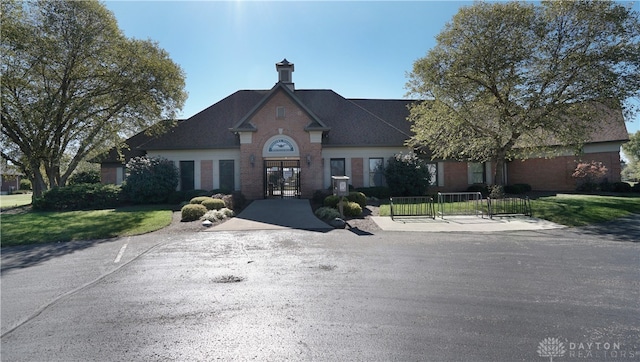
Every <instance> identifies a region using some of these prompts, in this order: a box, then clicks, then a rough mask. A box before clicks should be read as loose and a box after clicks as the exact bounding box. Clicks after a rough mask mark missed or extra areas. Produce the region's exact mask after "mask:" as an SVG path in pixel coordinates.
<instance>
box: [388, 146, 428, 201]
mask: <svg viewBox="0 0 640 362" xmlns="http://www.w3.org/2000/svg"><path fill="white" fill-rule="evenodd" d="M384 177H385V179H386V180H387V185H389V189H390V190H391V195H392V196H422V195H426V194H427V189H428V187H429V180H430V178H431V174H430V173H429V167H427V163H426V161H424V160H422V159H420V158H418V156H416V155H415V154H402V153H400V154H397V155H395V156H394V157H391V158H389V160H388V161H387V166H386V167H385V169H384Z"/></svg>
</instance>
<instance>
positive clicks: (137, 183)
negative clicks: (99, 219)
mask: <svg viewBox="0 0 640 362" xmlns="http://www.w3.org/2000/svg"><path fill="white" fill-rule="evenodd" d="M127 170H128V172H129V176H127V179H126V180H125V181H124V183H123V185H122V192H123V194H124V195H125V196H126V197H127V198H128V199H129V200H131V201H132V202H133V203H138V204H142V203H150V204H159V203H164V202H167V200H168V199H169V195H171V193H172V192H173V191H175V189H176V187H177V186H178V177H179V173H178V169H177V168H176V166H175V165H174V164H173V162H172V161H169V160H167V159H165V158H159V157H158V158H156V157H154V158H148V157H135V158H132V159H131V160H129V162H128V163H127Z"/></svg>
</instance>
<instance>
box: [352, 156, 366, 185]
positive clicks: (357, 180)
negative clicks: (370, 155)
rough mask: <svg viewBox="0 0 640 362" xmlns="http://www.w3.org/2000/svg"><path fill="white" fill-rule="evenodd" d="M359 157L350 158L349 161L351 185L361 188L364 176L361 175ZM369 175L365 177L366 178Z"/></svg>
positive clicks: (361, 161)
mask: <svg viewBox="0 0 640 362" xmlns="http://www.w3.org/2000/svg"><path fill="white" fill-rule="evenodd" d="M363 162H364V161H363V160H362V158H361V157H357V158H352V159H351V180H350V181H351V185H352V186H353V187H356V188H357V187H363V186H364V174H363V168H362V167H363V165H362V163H363ZM368 176H369V175H367V177H368Z"/></svg>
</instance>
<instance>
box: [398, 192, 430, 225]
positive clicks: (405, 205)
mask: <svg viewBox="0 0 640 362" xmlns="http://www.w3.org/2000/svg"><path fill="white" fill-rule="evenodd" d="M389 206H391V219H392V220H393V219H394V218H396V217H400V216H405V217H429V218H432V219H435V218H436V212H435V205H434V202H433V197H429V196H409V197H392V198H390V199H389Z"/></svg>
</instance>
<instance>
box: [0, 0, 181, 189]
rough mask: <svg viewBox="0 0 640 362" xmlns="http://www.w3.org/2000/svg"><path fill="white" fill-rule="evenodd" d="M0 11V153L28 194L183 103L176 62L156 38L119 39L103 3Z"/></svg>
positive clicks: (61, 180)
mask: <svg viewBox="0 0 640 362" xmlns="http://www.w3.org/2000/svg"><path fill="white" fill-rule="evenodd" d="M1 10H2V14H1V17H2V18H1V21H2V34H1V39H2V40H1V43H0V51H1V55H2V60H3V61H2V65H1V66H2V68H1V69H2V90H1V94H2V99H1V101H2V107H1V116H2V132H1V136H0V143H1V144H2V151H1V153H0V155H1V156H2V158H4V159H6V160H9V161H11V163H13V164H14V165H17V166H18V167H20V169H21V170H22V171H23V172H24V173H25V174H26V175H27V176H28V177H29V178H30V179H31V180H32V183H33V185H34V196H38V195H39V194H40V193H41V192H42V191H43V190H46V188H47V187H56V186H63V185H64V184H65V183H66V180H67V178H68V177H69V176H70V175H71V174H72V173H73V171H74V170H75V168H76V167H77V165H78V164H79V163H80V162H81V161H83V160H85V159H88V158H91V157H94V156H97V155H98V154H100V153H102V152H104V151H105V150H107V149H109V148H111V147H114V146H118V145H120V144H121V142H122V140H123V139H124V138H126V137H128V136H131V135H132V134H134V133H137V132H140V131H141V130H143V129H147V128H150V127H151V125H153V124H156V123H158V121H159V120H173V119H175V117H176V113H177V111H179V110H180V109H181V108H182V106H183V104H184V101H185V99H186V93H185V92H184V84H185V83H184V73H183V71H182V69H181V68H180V67H179V66H178V65H177V64H175V63H174V62H173V61H172V60H171V59H170V58H169V55H168V53H167V52H166V51H164V50H163V49H161V48H160V47H159V46H158V44H156V43H154V42H153V41H150V40H138V39H129V38H126V37H125V36H124V35H123V34H122V32H121V31H120V29H119V28H118V25H117V22H116V20H115V18H114V16H113V14H112V13H111V12H109V11H108V10H107V9H106V8H105V7H104V5H102V4H101V3H99V2H97V1H33V2H23V1H13V0H8V1H2V3H1ZM170 123H171V122H159V124H162V125H167V124H170ZM151 129H156V130H158V129H157V127H151Z"/></svg>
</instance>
